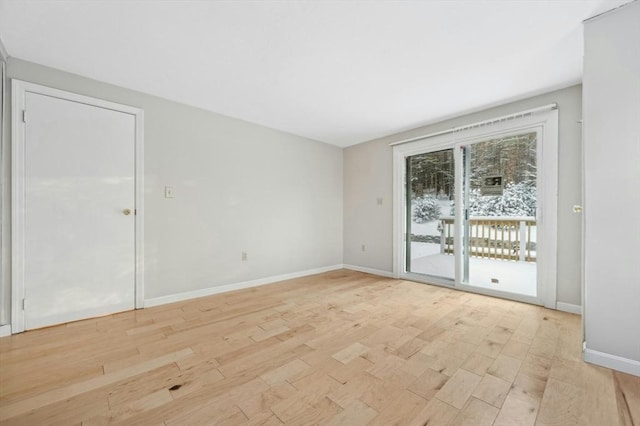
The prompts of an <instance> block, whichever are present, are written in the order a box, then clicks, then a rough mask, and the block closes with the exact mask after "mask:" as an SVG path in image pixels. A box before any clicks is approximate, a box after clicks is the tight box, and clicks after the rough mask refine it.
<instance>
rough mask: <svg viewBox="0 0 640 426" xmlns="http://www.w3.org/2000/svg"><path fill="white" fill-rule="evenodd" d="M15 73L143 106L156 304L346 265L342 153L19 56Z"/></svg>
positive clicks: (149, 264) (149, 291)
mask: <svg viewBox="0 0 640 426" xmlns="http://www.w3.org/2000/svg"><path fill="white" fill-rule="evenodd" d="M123 66H126V64H124V65H123ZM7 76H8V77H9V78H18V79H21V80H26V81H30V82H34V83H38V84H42V85H45V86H50V87H55V88H58V89H62V90H67V91H71V92H75V93H79V94H83V95H87V96H93V97H97V98H100V99H105V100H109V101H113V102H118V103H122V104H126V105H132V106H136V107H140V108H143V109H144V112H145V159H144V161H145V194H144V196H145V208H146V211H145V285H146V289H145V298H146V299H150V298H158V297H162V296H167V295H172V294H176V293H181V292H188V291H195V290H200V289H206V288H209V287H214V286H222V285H226V284H233V283H238V282H243V281H248V280H254V279H259V278H265V277H271V276H277V275H282V274H289V273H295V272H299V271H307V270H311V269H316V268H323V267H328V266H333V265H340V264H342V198H343V197H342V150H341V149H340V148H338V147H335V146H331V145H328V144H324V143H320V142H316V141H312V140H309V139H305V138H302V137H298V136H294V135H291V134H287V133H283V132H279V131H276V130H273V129H268V128H265V127H262V126H259V125H255V124H251V123H247V122H244V121H240V120H236V119H232V118H228V117H224V116H221V115H218V114H214V113H211V112H207V111H204V110H201V109H197V108H193V107H189V106H186V105H182V104H178V103H175V102H171V101H168V100H165V99H160V98H157V97H153V96H150V95H146V94H142V93H139V92H134V91H131V90H128V89H124V88H121V87H116V86H112V85H108V84H104V83H100V82H97V81H94V80H90V79H86V78H83V77H80V76H77V75H73V74H69V73H66V72H62V71H58V70H54V69H51V68H47V67H43V66H40V65H36V64H33V63H29V62H25V61H22V60H18V59H14V58H10V59H9V61H8V68H7ZM7 136H8V133H7ZM9 140H10V139H9V138H7V141H6V145H8V144H9ZM5 152H6V153H8V152H9V150H8V147H7V146H5ZM8 157H9V156H5V158H3V166H4V167H3V169H4V170H3V172H4V174H3V179H7V182H8V177H9V158H8ZM165 185H170V186H173V187H174V190H175V198H173V199H166V198H164V186H165ZM7 188H10V185H7ZM3 207H4V213H5V216H4V218H9V215H8V212H9V211H10V206H9V205H8V203H6V205H5V206H3ZM3 226H4V229H5V230H8V229H10V224H9V223H8V220H6V221H5V220H3ZM7 243H8V241H7V239H6V238H5V241H4V244H5V246H6V244H7ZM241 252H247V253H248V259H249V260H248V261H245V262H243V261H241ZM2 276H3V278H4V279H3V283H4V286H3V289H2V292H1V294H2V299H3V300H2V302H3V303H2V308H3V309H2V317H1V318H0V319H1V320H2V322H0V323H5V322H7V321H8V318H9V312H8V308H9V304H8V303H9V295H10V288H9V287H10V285H9V282H10V281H9V277H10V271H9V270H8V268H7V267H5V268H3V271H2Z"/></svg>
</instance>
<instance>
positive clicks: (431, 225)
mask: <svg viewBox="0 0 640 426" xmlns="http://www.w3.org/2000/svg"><path fill="white" fill-rule="evenodd" d="M406 170H407V175H406V188H407V189H406V195H407V198H406V203H407V208H406V214H407V217H406V229H407V235H406V253H407V256H406V270H407V271H409V272H412V273H416V274H422V275H428V276H432V277H437V278H443V279H446V280H451V281H453V280H454V279H455V262H454V256H453V255H454V250H453V244H454V236H455V226H454V225H455V213H454V211H453V208H454V196H455V193H454V189H455V163H454V158H453V149H445V150H441V151H435V152H427V153H424V154H418V155H412V156H409V157H407V159H406Z"/></svg>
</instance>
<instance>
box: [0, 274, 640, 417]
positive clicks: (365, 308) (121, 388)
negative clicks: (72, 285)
mask: <svg viewBox="0 0 640 426" xmlns="http://www.w3.org/2000/svg"><path fill="white" fill-rule="evenodd" d="M580 327H581V325H580V317H579V316H576V315H571V314H566V313H563V312H559V311H553V310H548V309H544V308H540V307H537V306H531V305H526V304H521V303H516V302H510V301H506V300H500V299H494V298H490V297H485V296H480V295H475V294H469V293H464V292H458V291H453V290H449V289H445V288H441V287H433V286H428V285H423V284H416V283H412V282H407V281H396V280H391V279H386V278H380V277H376V276H372V275H367V274H362V273H359V272H352V271H335V272H330V273H326V274H321V275H316V276H312V277H305V278H301V279H296V280H290V281H285V282H281V283H276V284H272V285H268V286H263V287H258V288H253V289H247V290H241V291H237V292H233V293H226V294H221V295H216V296H211V297H205V298H200V299H194V300H190V301H187V302H182V303H176V304H171V305H165V306H160V307H155V308H150V309H144V310H139V311H133V312H125V313H121V314H116V315H111V316H108V317H102V318H97V319H90V320H85V321H79V322H75V323H71V324H67V325H62V326H56V327H51V328H47V329H42V330H35V331H30V332H27V333H23V334H20V335H15V336H11V337H6V338H2V339H0V424H2V425H4V426H8V425H44V424H59V425H74V424H82V425H102V424H107V423H121V424H131V425H158V424H165V425H191V424H230V425H235V424H251V425H262V424H263V425H279V424H283V423H284V424H289V425H304V424H331V425H350V426H351V425H360V424H372V425H393V424H407V425H430V426H433V425H462V424H467V425H485V424H486V425H491V424H493V425H533V424H537V425H599V426H609V425H611V426H613V425H634V424H635V425H639V424H640V379H639V378H637V377H633V376H629V375H626V374H621V373H614V372H612V371H611V370H608V369H605V368H600V367H596V366H593V365H589V364H585V363H584V362H582V360H581V331H580Z"/></svg>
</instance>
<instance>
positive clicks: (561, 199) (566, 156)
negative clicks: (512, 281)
mask: <svg viewBox="0 0 640 426" xmlns="http://www.w3.org/2000/svg"><path fill="white" fill-rule="evenodd" d="M581 89H582V88H581V86H580V85H577V86H572V87H569V88H566V89H562V90H557V91H554V92H550V93H546V94H543V95H539V96H533V97H531V98H528V99H525V100H520V101H517V102H512V103H509V104H505V105H502V106H497V107H494V108H489V109H486V110H483V111H480V112H475V113H471V114H467V115H463V116H460V117H457V118H454V119H450V120H446V121H442V122H440V123H436V124H432V125H428V126H423V127H419V128H416V129H413V130H410V131H407V132H402V133H398V134H395V135H391V136H387V137H384V138H381V139H377V140H374V141H371V142H366V143H363V144H359V145H354V146H351V147H349V148H346V149H345V151H344V263H345V264H351V265H356V266H360V267H365V268H371V269H377V270H382V271H386V272H391V271H392V270H393V247H392V243H393V241H392V228H393V224H392V220H393V217H392V202H391V201H392V200H391V197H392V192H393V188H392V172H393V164H392V149H391V147H389V143H390V142H393V141H399V140H403V139H408V138H411V137H416V136H420V135H426V134H429V133H434V132H438V131H441V130H445V129H449V128H452V127H456V126H461V125H464V124H470V123H474V122H477V121H482V120H486V119H489V118H494V117H499V116H502V115H507V114H510V113H515V112H518V111H523V110H526V109H529V108H534V107H539V106H543V105H547V104H550V103H553V102H555V103H557V104H558V117H559V118H558V121H559V135H558V145H559V154H558V155H559V180H558V230H559V231H558V232H559V235H558V259H557V260H558V272H557V274H558V275H557V282H558V286H557V301H558V302H563V303H568V304H572V305H581V279H582V278H581V244H582V237H581V221H582V218H581V217H580V215H577V214H575V213H573V205H575V204H581V200H582V176H581V158H582V148H581V128H580V124H579V120H580V119H581V102H582V95H581ZM452 96H454V95H452ZM379 197H382V198H383V201H384V203H383V205H382V206H379V205H377V203H376V200H377V198H379ZM362 244H365V245H366V251H364V252H363V251H362V250H361V245H362Z"/></svg>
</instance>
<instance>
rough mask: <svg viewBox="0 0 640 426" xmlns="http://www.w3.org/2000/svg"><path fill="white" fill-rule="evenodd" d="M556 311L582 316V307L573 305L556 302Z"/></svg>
mask: <svg viewBox="0 0 640 426" xmlns="http://www.w3.org/2000/svg"><path fill="white" fill-rule="evenodd" d="M556 309H557V310H559V311H563V312H569V313H570V314H577V315H582V306H580V305H574V304H572V303H564V302H556Z"/></svg>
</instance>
